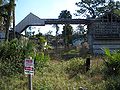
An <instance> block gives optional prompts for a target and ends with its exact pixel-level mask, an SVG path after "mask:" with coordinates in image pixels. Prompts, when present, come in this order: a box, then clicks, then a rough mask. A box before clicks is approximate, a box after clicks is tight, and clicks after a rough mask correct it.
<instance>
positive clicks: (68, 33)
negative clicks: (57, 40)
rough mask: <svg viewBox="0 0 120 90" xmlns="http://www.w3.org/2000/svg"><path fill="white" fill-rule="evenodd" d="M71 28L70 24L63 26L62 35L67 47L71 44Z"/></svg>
mask: <svg viewBox="0 0 120 90" xmlns="http://www.w3.org/2000/svg"><path fill="white" fill-rule="evenodd" d="M72 33H73V28H72V26H71V25H70V24H66V25H65V26H63V31H62V36H63V38H64V43H65V45H66V46H67V47H68V48H69V44H72Z"/></svg>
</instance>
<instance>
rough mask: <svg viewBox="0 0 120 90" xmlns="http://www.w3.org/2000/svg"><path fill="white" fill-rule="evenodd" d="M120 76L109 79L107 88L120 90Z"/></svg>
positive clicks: (108, 89) (106, 84)
mask: <svg viewBox="0 0 120 90" xmlns="http://www.w3.org/2000/svg"><path fill="white" fill-rule="evenodd" d="M119 78H120V77H110V78H108V79H107V81H106V83H105V86H106V90H120V80H119Z"/></svg>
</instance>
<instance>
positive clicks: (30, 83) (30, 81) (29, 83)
mask: <svg viewBox="0 0 120 90" xmlns="http://www.w3.org/2000/svg"><path fill="white" fill-rule="evenodd" d="M28 88H29V90H33V89H32V75H31V74H28Z"/></svg>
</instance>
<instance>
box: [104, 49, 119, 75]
mask: <svg viewBox="0 0 120 90" xmlns="http://www.w3.org/2000/svg"><path fill="white" fill-rule="evenodd" d="M105 55H106V58H105V60H104V61H105V62H104V65H105V68H104V70H105V74H106V75H118V74H119V70H120V52H117V51H114V52H113V53H111V52H110V50H109V49H105Z"/></svg>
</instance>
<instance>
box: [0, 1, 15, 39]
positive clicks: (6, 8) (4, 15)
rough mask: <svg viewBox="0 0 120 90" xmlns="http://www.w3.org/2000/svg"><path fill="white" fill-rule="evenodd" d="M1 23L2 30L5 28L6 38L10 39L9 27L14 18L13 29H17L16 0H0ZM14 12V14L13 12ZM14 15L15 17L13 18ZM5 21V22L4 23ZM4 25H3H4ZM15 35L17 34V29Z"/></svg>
mask: <svg viewBox="0 0 120 90" xmlns="http://www.w3.org/2000/svg"><path fill="white" fill-rule="evenodd" d="M0 4H1V6H0V21H1V22H0V24H1V30H5V40H6V41H8V39H9V29H10V25H11V21H12V20H13V29H14V30H15V12H14V11H15V8H14V6H15V0H0ZM12 13H13V14H12ZM11 17H13V18H11ZM3 22H4V24H3ZM2 26H3V27H2ZM14 30H13V32H14V35H15V31H14Z"/></svg>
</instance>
